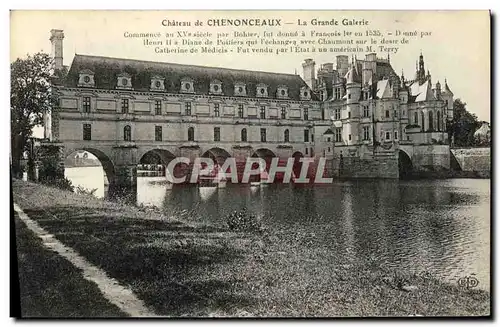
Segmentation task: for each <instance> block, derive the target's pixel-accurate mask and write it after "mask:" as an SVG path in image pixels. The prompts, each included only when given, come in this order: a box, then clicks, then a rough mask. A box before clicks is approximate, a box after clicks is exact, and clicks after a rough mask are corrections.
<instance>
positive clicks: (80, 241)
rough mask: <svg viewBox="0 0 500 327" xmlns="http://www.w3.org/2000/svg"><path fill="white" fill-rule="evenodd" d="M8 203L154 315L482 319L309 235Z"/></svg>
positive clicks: (457, 302)
mask: <svg viewBox="0 0 500 327" xmlns="http://www.w3.org/2000/svg"><path fill="white" fill-rule="evenodd" d="M13 187H14V200H15V202H16V203H18V204H19V205H20V206H21V207H22V208H23V209H24V211H25V212H26V213H27V214H28V215H29V216H30V217H31V218H32V219H34V220H36V221H38V223H39V224H40V225H41V226H42V227H43V228H45V229H47V230H49V231H50V232H51V233H53V234H55V236H56V237H57V238H58V239H59V240H60V241H62V242H63V243H65V244H66V245H68V246H71V247H73V248H74V249H75V250H76V251H78V252H79V253H80V254H81V255H83V256H84V257H86V258H87V259H88V260H89V261H90V262H91V263H93V264H95V265H97V266H99V267H101V268H102V269H104V270H105V271H106V272H107V273H108V274H109V275H110V277H113V278H116V279H117V280H118V281H120V283H122V284H123V285H127V286H129V287H130V288H131V289H132V290H133V291H134V292H135V293H136V294H137V296H138V297H139V298H140V299H142V300H143V301H144V302H145V304H146V305H148V306H149V307H150V308H151V309H153V310H154V311H155V312H156V313H157V314H160V315H178V316H234V315H237V316H267V317H272V316H280V317H284V316H293V317H304V316H307V317H313V316H322V317H325V316H328V317H335V316H363V317H366V316H407V315H424V316H443V315H444V316H455V315H489V314H490V311H489V310H490V299H489V293H488V292H485V291H481V290H474V289H473V290H467V289H462V288H459V287H458V286H456V285H451V284H445V283H441V282H440V281H438V280H436V279H434V278H432V277H430V276H426V275H419V276H416V275H410V274H406V273H405V272H402V271H394V270H389V269H386V268H385V267H383V266H380V265H376V264H373V265H368V266H367V265H358V264H356V263H352V264H344V265H339V264H338V263H336V262H338V261H336V260H333V259H334V258H335V256H336V254H335V253H332V252H333V251H331V250H330V249H329V248H328V247H326V246H324V247H321V246H318V247H315V246H307V242H308V241H309V238H310V237H314V236H311V235H298V234H296V233H295V234H294V233H293V232H292V233H290V232H286V233H284V232H283V231H279V230H267V231H266V232H265V233H264V235H260V234H255V233H243V232H231V231H228V230H227V229H226V228H223V227H221V226H204V225H196V224H192V223H191V224H186V223H185V222H182V221H179V220H175V219H174V218H175V217H174V216H175V213H166V214H162V213H159V212H156V211H154V210H144V209H139V208H135V207H130V206H125V205H120V204H116V203H111V202H106V201H102V200H97V199H94V198H91V197H89V196H82V195H76V194H72V193H67V192H63V191H59V190H56V189H52V188H47V187H44V186H41V185H36V184H31V183H27V182H21V181H14V182H13Z"/></svg>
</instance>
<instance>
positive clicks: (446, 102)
mask: <svg viewBox="0 0 500 327" xmlns="http://www.w3.org/2000/svg"><path fill="white" fill-rule="evenodd" d="M444 103H445V104H446V108H448V100H445V101H444Z"/></svg>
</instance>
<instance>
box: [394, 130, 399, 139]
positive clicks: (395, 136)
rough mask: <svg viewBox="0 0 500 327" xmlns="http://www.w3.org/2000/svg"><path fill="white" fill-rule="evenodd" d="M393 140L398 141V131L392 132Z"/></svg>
mask: <svg viewBox="0 0 500 327" xmlns="http://www.w3.org/2000/svg"><path fill="white" fill-rule="evenodd" d="M394 139H395V140H397V139H398V131H395V132H394Z"/></svg>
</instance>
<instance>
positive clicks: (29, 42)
mask: <svg viewBox="0 0 500 327" xmlns="http://www.w3.org/2000/svg"><path fill="white" fill-rule="evenodd" d="M213 18H218V19H222V18H261V19H266V18H272V19H281V20H282V24H283V23H285V22H289V23H293V24H283V25H282V26H280V27H268V28H267V29H265V28H263V27H245V28H242V27H239V28H237V27H229V28H224V27H209V26H203V27H195V26H191V27H165V26H163V25H162V21H163V20H164V19H169V20H173V19H175V20H177V21H190V22H194V21H196V20H200V21H202V22H206V21H207V20H208V19H213ZM344 18H347V19H355V20H357V21H362V20H363V19H364V20H366V21H369V26H368V27H365V26H361V27H360V26H355V27H352V26H347V27H346V26H342V24H341V22H342V19H344ZM298 19H300V20H301V21H305V22H307V23H308V26H297V20H298ZM313 19H317V20H322V21H331V20H332V19H334V20H337V21H339V22H340V24H339V25H338V26H311V21H312V20H313ZM51 29H62V30H64V34H65V38H64V65H68V66H69V65H71V62H72V60H73V57H74V55H75V54H76V53H78V54H89V55H100V56H108V57H120V58H131V59H140V60H151V61H165V62H172V63H181V64H193V65H202V66H216V67H226V68H237V69H248V70H260V71H269V72H279V73H291V74H293V73H294V72H295V71H296V72H297V73H298V74H300V75H301V76H302V62H303V61H304V59H306V58H312V59H314V60H315V62H316V64H317V67H316V68H319V65H320V64H323V63H327V62H335V56H336V55H337V53H318V52H315V53H311V52H303V53H287V54H279V55H276V54H272V55H271V54H258V55H255V54H235V53H228V54H158V53H155V51H154V46H149V47H147V46H144V45H143V44H142V40H141V39H137V38H126V37H124V33H125V32H128V33H141V32H142V33H148V32H149V33H156V32H161V33H165V32H173V33H177V31H180V30H186V31H191V32H194V31H202V32H210V33H213V34H216V33H218V32H229V33H232V32H234V31H240V32H241V31H245V32H262V31H263V30H267V31H272V32H274V33H277V32H279V31H281V32H293V31H305V32H306V33H310V32H311V31H313V30H314V31H317V32H333V31H340V32H343V31H344V30H345V31H352V32H355V31H358V32H363V33H365V32H366V30H367V29H370V30H380V31H382V33H386V32H389V31H390V32H392V33H395V31H396V30H399V31H401V32H410V31H415V30H417V31H418V36H417V37H415V38H410V43H409V44H405V45H402V46H400V49H399V50H398V52H397V53H391V54H390V60H391V64H392V66H393V68H394V69H395V71H396V72H397V73H398V74H401V71H402V70H403V71H404V74H405V77H406V78H413V76H414V74H415V62H416V60H417V59H418V56H419V55H420V53H421V52H422V54H423V55H424V59H425V68H426V70H427V69H429V70H430V73H431V75H432V81H433V83H435V82H437V81H438V80H439V81H440V82H441V84H442V85H444V80H445V78H446V79H447V82H448V85H449V87H450V89H451V90H452V91H453V93H454V94H455V98H460V99H462V100H463V101H464V102H466V103H467V108H468V110H469V111H471V112H473V113H475V114H476V115H477V116H478V118H479V119H480V120H486V121H490V108H491V105H490V21H489V13H488V12H487V11H454V12H452V11H415V12H409V11H406V12H401V11H357V12H349V11H253V12H252V11H219V12H214V11H177V12H175V11H12V12H11V56H10V59H11V61H13V60H15V59H16V58H23V57H25V56H26V55H27V54H33V53H36V52H39V51H44V52H47V53H50V52H51V44H50V41H49V37H50V30H51ZM421 32H424V33H427V36H424V37H420V35H421ZM429 34H430V35H429ZM364 39H367V38H366V37H365V38H364ZM368 39H369V38H368ZM342 54H347V55H351V54H354V53H342ZM364 55H365V53H364V52H363V53H356V56H357V58H360V59H362V58H363V57H364ZM377 56H378V57H381V58H387V52H377Z"/></svg>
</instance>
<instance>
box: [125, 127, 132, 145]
mask: <svg viewBox="0 0 500 327" xmlns="http://www.w3.org/2000/svg"><path fill="white" fill-rule="evenodd" d="M123 140H124V141H127V142H130V141H132V128H131V127H130V125H127V126H125V127H123Z"/></svg>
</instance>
